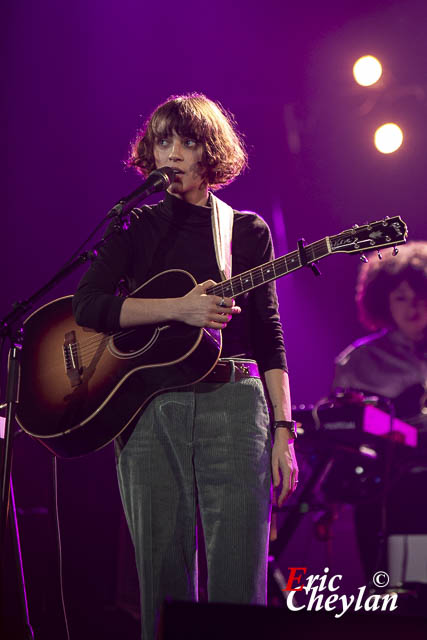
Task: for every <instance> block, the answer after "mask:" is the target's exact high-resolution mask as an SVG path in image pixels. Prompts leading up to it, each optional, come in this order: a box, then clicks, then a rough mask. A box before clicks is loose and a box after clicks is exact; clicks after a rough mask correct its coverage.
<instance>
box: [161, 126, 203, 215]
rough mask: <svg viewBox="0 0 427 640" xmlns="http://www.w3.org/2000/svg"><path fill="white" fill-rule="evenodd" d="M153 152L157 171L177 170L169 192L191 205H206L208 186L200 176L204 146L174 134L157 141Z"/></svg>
mask: <svg viewBox="0 0 427 640" xmlns="http://www.w3.org/2000/svg"><path fill="white" fill-rule="evenodd" d="M153 151H154V160H155V163H156V168H157V169H160V167H172V169H176V170H177V174H176V176H175V180H174V182H173V183H172V184H171V186H170V187H169V189H168V191H169V192H170V193H173V194H174V195H175V196H177V197H178V198H181V199H182V200H186V201H187V202H190V203H191V204H206V201H207V197H208V185H207V184H206V182H205V180H204V179H203V178H202V177H201V175H200V172H201V165H200V161H201V159H202V155H203V146H202V145H201V144H200V143H198V142H197V141H196V140H193V139H192V138H181V136H179V135H177V134H176V133H175V132H173V134H172V135H170V136H169V137H165V138H160V139H159V140H157V141H156V142H155V143H154V150H153Z"/></svg>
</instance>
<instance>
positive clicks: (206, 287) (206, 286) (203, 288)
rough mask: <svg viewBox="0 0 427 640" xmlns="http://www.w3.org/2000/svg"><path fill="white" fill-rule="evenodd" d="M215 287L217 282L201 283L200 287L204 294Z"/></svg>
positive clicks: (206, 281) (207, 281)
mask: <svg viewBox="0 0 427 640" xmlns="http://www.w3.org/2000/svg"><path fill="white" fill-rule="evenodd" d="M215 285H216V282H215V280H205V282H201V283H200V284H199V285H198V286H199V287H201V289H202V291H203V292H205V291H206V290H207V289H210V288H211V287H214V286H215Z"/></svg>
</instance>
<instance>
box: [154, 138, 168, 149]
mask: <svg viewBox="0 0 427 640" xmlns="http://www.w3.org/2000/svg"><path fill="white" fill-rule="evenodd" d="M157 144H158V145H159V147H166V146H167V145H168V144H169V139H168V138H159V139H158V140H157Z"/></svg>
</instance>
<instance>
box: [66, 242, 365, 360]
mask: <svg viewBox="0 0 427 640" xmlns="http://www.w3.org/2000/svg"><path fill="white" fill-rule="evenodd" d="M351 235H354V231H353V230H348V231H346V232H342V233H341V234H339V237H340V238H346V237H347V236H351ZM334 237H336V236H334ZM322 246H323V247H325V248H327V239H326V238H323V239H322V240H318V241H316V242H314V243H312V244H310V245H307V246H306V247H304V249H305V251H306V255H307V259H308V260H309V261H313V260H315V259H316V258H315V249H318V248H321V247H322ZM310 254H311V256H310ZM328 254H329V251H327V252H326V254H324V255H323V256H318V257H317V259H319V258H320V257H325V256H326V255H328ZM296 258H298V262H297V264H292V263H293V262H294V260H295V259H296ZM299 258H300V256H299V251H298V250H295V251H293V252H291V253H289V254H287V255H286V256H281V257H279V258H276V259H275V260H272V261H271V262H269V263H265V264H263V265H259V266H258V267H255V268H253V269H249V270H248V271H246V272H243V273H241V274H238V275H237V276H234V277H233V278H231V279H230V280H228V281H226V282H224V283H219V284H218V285H214V286H213V287H212V288H211V289H209V290H208V293H209V295H215V294H216V292H217V291H218V292H219V293H218V295H222V296H226V294H227V291H228V290H229V289H230V290H231V293H232V295H234V296H235V295H241V294H242V293H244V292H245V291H249V290H251V289H254V288H256V287H258V286H260V285H262V284H264V283H266V282H269V281H271V280H275V279H277V278H278V277H281V276H284V275H286V274H287V273H289V272H290V271H291V270H296V269H298V268H301V267H302V266H303V265H302V264H301V262H300V259H299ZM288 263H291V264H290V265H289V264H288ZM282 266H285V267H286V271H284V272H283V273H280V275H279V276H277V275H276V273H275V268H276V267H278V268H281V267H282ZM266 268H269V269H271V268H272V269H273V273H274V277H273V278H269V279H268V280H266V279H265V275H266V274H265V273H264V271H265V270H266ZM249 274H250V276H251V281H252V283H254V278H255V279H256V278H258V277H260V276H261V277H262V280H261V281H260V282H256V283H254V284H253V286H252V287H249V288H245V287H243V283H242V278H244V277H245V275H247V276H249ZM235 287H238V288H239V289H242V290H241V291H236V292H234V288H235ZM136 331H137V328H136V327H135V328H131V329H129V330H127V331H119V332H117V333H114V334H111V335H107V334H101V335H97V336H93V337H91V338H89V339H87V340H85V341H79V346H78V353H77V356H78V357H81V358H83V357H88V356H89V357H92V356H93V355H94V354H95V353H96V351H97V349H98V348H99V346H100V345H101V343H102V341H105V343H107V342H108V341H109V340H110V339H113V340H114V342H115V344H116V345H118V343H120V342H122V339H123V338H125V337H127V336H129V335H131V334H132V333H135V332H136Z"/></svg>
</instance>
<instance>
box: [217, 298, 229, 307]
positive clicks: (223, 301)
mask: <svg viewBox="0 0 427 640" xmlns="http://www.w3.org/2000/svg"><path fill="white" fill-rule="evenodd" d="M219 306H220V307H226V306H227V305H226V304H225V300H224V298H221V300H220V303H219Z"/></svg>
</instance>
